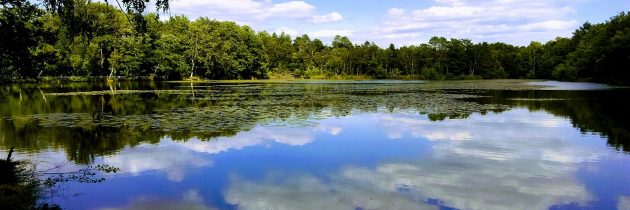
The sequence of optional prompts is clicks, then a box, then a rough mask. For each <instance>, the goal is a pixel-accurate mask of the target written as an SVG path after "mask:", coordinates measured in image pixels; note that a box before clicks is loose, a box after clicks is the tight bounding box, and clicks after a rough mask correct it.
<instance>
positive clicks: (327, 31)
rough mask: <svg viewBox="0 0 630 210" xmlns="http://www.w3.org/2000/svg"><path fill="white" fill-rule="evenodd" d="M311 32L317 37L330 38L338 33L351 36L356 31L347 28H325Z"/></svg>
mask: <svg viewBox="0 0 630 210" xmlns="http://www.w3.org/2000/svg"><path fill="white" fill-rule="evenodd" d="M309 34H310V35H311V36H313V37H317V38H330V37H335V36H336V35H339V36H348V37H349V36H352V35H353V34H354V31H352V30H346V29H323V30H318V31H314V32H311V33H309Z"/></svg>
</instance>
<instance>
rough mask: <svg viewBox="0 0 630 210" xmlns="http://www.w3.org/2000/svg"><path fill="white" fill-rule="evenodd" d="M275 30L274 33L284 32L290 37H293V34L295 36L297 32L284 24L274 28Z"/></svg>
mask: <svg viewBox="0 0 630 210" xmlns="http://www.w3.org/2000/svg"><path fill="white" fill-rule="evenodd" d="M275 32H276V34H281V33H285V34H287V35H289V36H292V37H295V36H297V35H298V34H299V33H298V31H296V30H293V29H291V28H289V27H286V26H283V27H280V28H278V29H276V31H275Z"/></svg>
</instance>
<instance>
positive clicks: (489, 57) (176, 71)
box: [0, 0, 630, 84]
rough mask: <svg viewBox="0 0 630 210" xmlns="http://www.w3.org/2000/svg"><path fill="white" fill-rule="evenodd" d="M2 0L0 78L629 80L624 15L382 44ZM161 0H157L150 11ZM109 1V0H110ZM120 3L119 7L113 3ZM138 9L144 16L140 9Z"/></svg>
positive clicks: (69, 3)
mask: <svg viewBox="0 0 630 210" xmlns="http://www.w3.org/2000/svg"><path fill="white" fill-rule="evenodd" d="M121 2H122V5H124V8H123V6H120V5H119V4H114V5H117V6H119V7H114V6H112V5H109V4H107V3H97V2H91V1H85V0H63V1H51V0H44V1H43V2H42V3H43V5H44V6H45V7H40V6H37V5H34V4H32V3H31V2H29V1H26V0H3V1H0V5H2V7H1V9H0V81H10V80H13V81H16V80H41V78H42V77H46V76H48V77H55V78H57V77H59V78H67V77H69V76H76V77H77V78H91V77H103V78H104V77H109V78H110V79H114V78H115V77H124V78H130V79H139V78H142V79H165V80H167V79H168V80H174V79H182V78H189V77H193V76H195V77H197V78H198V77H201V78H204V79H266V78H280V79H287V78H305V79H309V78H314V79H323V78H332V79H348V78H350V79H352V78H377V79H386V78H403V79H469V78H472V79H481V78H483V79H488V78H539V79H558V80H569V81H578V80H579V81H595V82H605V83H613V84H630V73H629V72H630V71H627V70H626V69H625V68H627V67H628V66H630V59H628V56H629V55H630V14H629V13H626V12H624V13H621V14H619V15H617V16H615V17H613V18H611V19H610V20H609V21H607V22H605V23H601V24H590V23H586V24H584V25H583V26H582V27H581V28H579V29H578V30H576V31H575V33H574V36H573V37H571V38H557V39H556V40H552V41H549V42H547V43H545V44H542V43H538V42H532V43H531V44H530V45H528V46H523V47H521V46H513V45H509V44H505V43H485V42H484V43H472V42H471V41H470V40H467V39H447V38H443V37H433V38H431V39H430V40H429V41H428V43H426V44H421V45H417V46H404V47H399V48H397V47H395V46H394V45H390V46H389V47H387V48H385V49H383V48H380V47H379V46H377V45H376V44H374V43H372V42H365V43H363V44H355V43H352V42H351V41H350V40H349V39H348V38H347V37H341V36H337V37H335V39H334V40H333V42H332V45H330V46H329V45H326V44H324V43H322V41H321V40H319V39H311V38H310V37H308V36H307V35H302V36H298V37H295V38H291V37H290V36H289V35H286V34H276V33H273V34H269V33H267V32H256V31H254V30H252V29H251V28H250V27H248V26H239V25H237V24H236V23H233V22H222V21H215V20H211V19H209V18H199V19H197V20H194V21H191V20H189V19H188V18H186V17H183V16H176V17H172V18H170V19H169V20H167V21H161V20H160V19H159V17H158V15H157V14H154V13H148V14H147V13H145V12H144V11H145V8H146V5H145V3H146V2H145V1H142V0H122V1H121ZM168 2H169V1H157V2H156V3H157V8H158V10H166V9H168ZM117 3H119V2H117ZM123 10H124V12H123ZM142 14H146V15H142Z"/></svg>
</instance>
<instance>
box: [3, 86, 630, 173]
mask: <svg viewBox="0 0 630 210" xmlns="http://www.w3.org/2000/svg"><path fill="white" fill-rule="evenodd" d="M82 84H83V85H77V84H71V85H70V86H63V87H61V86H54V87H53V86H50V87H43V86H39V85H24V84H22V85H13V86H4V87H1V88H0V100H2V101H3V103H2V104H1V105H0V116H2V119H0V131H2V132H1V134H0V145H2V146H3V147H10V146H15V147H16V148H19V149H21V150H31V151H40V150H43V149H47V148H51V147H52V148H59V149H62V150H64V151H66V153H67V156H68V159H69V160H72V161H74V162H77V163H83V164H89V163H91V162H92V161H93V159H94V158H95V157H97V156H102V155H107V154H113V153H115V152H117V151H119V150H121V149H123V148H124V147H126V146H135V145H138V144H141V143H158V142H159V141H160V139H162V138H163V137H164V136H169V137H170V138H172V139H174V140H180V141H186V140H188V139H190V138H192V137H197V138H198V139H202V140H208V141H212V140H213V139H215V138H217V137H229V136H234V135H236V134H238V133H239V132H242V131H248V130H251V129H252V128H254V127H255V126H257V125H281V126H287V125H288V126H310V125H312V123H313V122H314V121H316V120H318V119H325V118H329V117H333V116H347V115H350V114H351V113H356V112H397V111H406V112H408V111H413V112H417V113H419V114H422V115H425V114H426V115H427V116H428V117H429V119H431V120H433V121H437V120H445V119H452V118H467V117H468V116H469V115H470V114H473V113H482V114H484V113H487V112H501V111H505V110H508V109H510V107H512V106H514V105H517V106H525V107H527V108H528V109H530V110H545V111H547V112H550V113H552V114H554V115H557V116H563V117H568V118H569V119H571V122H572V123H573V125H574V126H575V127H577V128H579V129H580V130H582V131H592V132H598V133H600V134H601V135H603V136H606V137H607V138H608V139H609V144H610V145H612V146H614V147H616V148H618V149H623V150H624V151H630V147H628V142H627V141H628V137H629V136H630V135H629V133H628V132H629V131H628V129H627V125H629V122H628V120H627V118H626V116H629V115H628V111H625V107H628V105H630V104H628V102H624V101H618V100H614V97H610V94H622V93H619V92H617V91H597V92H592V91H590V92H589V91H580V92H576V91H483V90H477V91H470V90H466V91H464V90H448V91H447V90H422V89H419V88H418V87H419V86H420V85H409V84H407V85H405V84H399V85H396V84H379V85H366V84H363V85H357V84H325V85H323V84H299V85H296V84H293V85H292V84H220V85H217V84H215V85H192V86H188V85H186V84H178V83H173V84H170V83H125V84H122V85H119V86H118V87H117V88H118V89H126V88H129V89H144V90H155V91H154V92H143V93H124V92H122V93H124V94H116V93H117V92H119V91H121V90H114V89H115V88H113V87H112V88H109V87H107V86H105V87H107V88H103V87H102V86H101V85H102V84H100V83H99V84H92V83H82ZM73 85H75V86H73ZM168 88H170V89H169V90H168V91H166V89H168ZM103 89H105V91H104V92H101V91H100V90H103ZM59 90H61V91H63V93H69V92H71V91H73V90H74V91H79V92H74V93H72V94H71V95H55V94H50V93H51V92H54V91H59ZM92 90H99V91H92ZM161 90H164V91H161ZM90 91H91V92H90ZM108 91H109V93H105V92H108ZM486 95H489V96H491V97H481V96H486ZM519 98H525V99H528V100H514V99H519ZM535 99H545V100H535Z"/></svg>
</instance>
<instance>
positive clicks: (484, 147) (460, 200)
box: [227, 110, 608, 209]
mask: <svg viewBox="0 0 630 210" xmlns="http://www.w3.org/2000/svg"><path fill="white" fill-rule="evenodd" d="M362 119H363V120H374V121H377V122H379V123H380V124H381V125H382V127H378V128H375V129H376V130H383V131H384V132H385V135H387V136H389V137H391V136H392V135H391V133H396V134H397V135H395V139H408V138H411V139H416V140H422V139H426V140H429V141H434V143H433V144H432V145H431V153H432V154H431V156H429V157H426V158H421V159H415V160H411V161H382V162H380V163H379V164H377V165H376V166H375V167H365V166H354V165H348V166H344V167H343V168H341V169H340V170H339V171H338V172H336V173H334V174H331V175H327V176H326V177H323V178H316V177H312V176H310V175H297V176H296V175H293V174H291V172H287V173H288V174H286V175H285V176H281V177H276V178H275V181H273V180H272V181H269V180H264V181H262V182H251V181H247V180H232V182H233V185H232V186H231V188H230V189H229V190H228V193H227V199H228V201H229V202H232V203H235V204H238V205H239V207H243V208H244V209H267V208H274V209H276V208H279V209H295V208H299V209H303V208H306V209H309V208H308V206H325V205H326V204H329V205H332V204H339V206H338V207H340V208H334V207H333V208H332V209H352V208H357V207H360V208H363V209H387V208H391V209H423V208H426V207H427V204H428V203H433V204H436V205H437V206H442V207H453V208H459V209H547V208H549V207H552V206H555V205H565V204H567V205H568V204H571V203H579V204H587V203H588V201H590V200H592V199H594V196H593V195H591V194H590V193H589V192H588V191H587V189H586V188H585V187H584V186H583V185H582V184H581V183H580V181H579V180H577V178H576V177H575V176H574V173H575V172H576V171H577V170H578V168H579V166H580V164H581V163H583V162H590V161H598V160H600V159H601V158H602V157H605V156H606V155H607V154H608V153H607V151H606V149H605V148H603V147H598V148H593V147H590V146H592V145H593V144H595V145H597V141H598V140H599V138H598V137H596V136H590V135H586V136H585V135H581V134H580V133H579V132H575V131H574V129H573V128H572V127H571V125H570V124H569V123H567V122H563V121H562V120H561V119H558V118H556V117H553V116H550V115H549V114H545V113H528V112H527V111H525V110H516V111H509V112H505V113H502V114H489V115H487V116H480V115H473V116H472V117H471V118H469V119H465V120H446V121H441V122H431V121H430V120H429V119H428V118H422V117H418V116H417V115H389V114H376V115H368V116H365V117H362ZM532 119H537V120H539V121H538V122H542V123H531V122H536V121H531V120H532ZM556 121H560V122H558V123H554V124H553V126H549V124H548V123H546V122H556ZM393 122H395V123H393ZM392 125H397V126H392ZM558 128H560V129H558ZM451 131H457V132H451ZM463 133H465V134H463ZM515 134H518V135H515ZM560 134H562V135H560ZM576 141H578V142H580V141H592V142H588V143H586V144H584V145H582V144H578V145H576ZM372 149H374V150H377V149H378V148H372ZM399 149H400V148H399ZM276 176H278V175H276ZM337 193H339V195H346V196H337ZM335 199H339V200H335ZM437 201H439V202H437ZM313 202H316V203H313ZM319 202H321V203H319ZM390 202H392V203H390ZM300 204H305V206H302V205H300ZM341 204H345V205H346V206H343V205H341ZM394 204H395V205H400V206H392V205H394ZM352 205H354V206H352ZM350 207H352V208H350Z"/></svg>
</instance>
